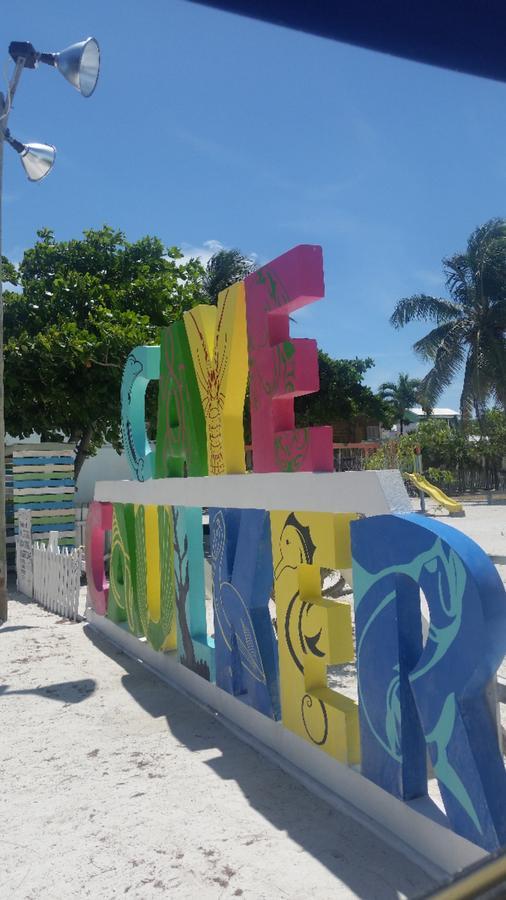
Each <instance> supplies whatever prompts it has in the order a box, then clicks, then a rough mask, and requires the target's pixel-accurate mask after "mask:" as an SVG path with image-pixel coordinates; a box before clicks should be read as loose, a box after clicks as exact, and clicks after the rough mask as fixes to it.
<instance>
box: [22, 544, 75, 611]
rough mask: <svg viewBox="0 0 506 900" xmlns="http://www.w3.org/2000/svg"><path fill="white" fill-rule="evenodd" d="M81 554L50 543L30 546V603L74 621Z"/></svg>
mask: <svg viewBox="0 0 506 900" xmlns="http://www.w3.org/2000/svg"><path fill="white" fill-rule="evenodd" d="M82 558H83V551H82V549H81V548H80V547H79V548H77V549H75V550H74V549H70V548H69V547H58V545H57V544H56V543H54V542H50V543H49V544H48V545H47V547H46V545H45V544H42V543H39V542H38V541H36V542H35V543H34V545H33V599H34V600H36V601H37V603H39V604H40V605H41V606H43V607H44V608H45V609H48V610H49V611H50V612H53V613H57V614H58V615H60V616H66V617H67V618H68V619H74V620H77V616H78V610H79V589H80V586H81V568H82Z"/></svg>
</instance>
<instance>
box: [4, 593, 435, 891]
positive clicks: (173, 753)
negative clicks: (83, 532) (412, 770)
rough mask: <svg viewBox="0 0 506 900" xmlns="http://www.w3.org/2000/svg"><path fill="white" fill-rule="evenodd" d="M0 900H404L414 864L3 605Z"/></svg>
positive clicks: (263, 763)
mask: <svg viewBox="0 0 506 900" xmlns="http://www.w3.org/2000/svg"><path fill="white" fill-rule="evenodd" d="M0 647H1V654H2V655H1V659H2V667H3V673H4V677H3V686H2V691H1V697H0V702H1V710H2V716H1V774H2V795H1V798H2V802H1V810H0V815H1V822H2V859H1V862H0V897H2V898H6V900H7V898H9V900H10V898H16V900H18V898H23V900H39V898H40V900H69V898H83V897H92V898H103V900H110V898H116V897H123V896H125V897H129V898H138V900H146V898H147V900H149V898H152V897H164V896H170V897H177V898H196V897H198V898H203V900H214V898H216V900H218V898H229V897H244V898H246V900H257V898H265V900H277V898H289V900H307V898H309V897H312V896H313V897H318V898H319V900H327V898H328V900H330V898H332V900H336V898H349V897H364V898H377V900H393V898H396V897H399V896H402V895H406V896H408V897H414V896H416V895H418V894H419V893H421V892H424V891H425V890H428V889H429V888H430V886H431V882H430V880H429V879H428V878H427V876H426V875H424V874H423V873H422V872H421V871H420V870H419V869H418V868H417V867H416V866H414V865H412V864H411V863H410V862H408V861H406V860H405V859H403V858H402V857H401V856H400V855H399V854H397V853H394V852H393V851H392V850H390V849H389V848H388V847H387V846H386V845H384V844H383V843H382V842H381V841H380V840H379V839H377V838H375V837H374V836H373V835H371V834H370V833H369V832H368V831H367V830H365V829H364V828H362V827H361V826H359V825H357V824H356V823H355V822H353V821H352V820H350V819H348V818H347V817H345V816H342V815H339V814H338V813H336V812H335V811H334V810H332V809H331V808H330V807H329V806H327V805H326V804H325V803H324V802H323V801H321V800H319V799H317V798H315V797H314V796H312V795H311V794H309V793H308V792H307V791H306V790H305V789H304V788H303V787H301V786H300V785H299V784H298V783H296V782H294V781H293V780H292V779H291V778H290V777H289V776H287V775H286V774H285V773H283V772H282V771H281V770H280V769H278V768H277V767H276V766H274V765H273V764H271V763H270V762H268V761H267V760H266V759H265V758H263V757H262V756H260V755H259V754H257V753H256V752H254V751H253V750H251V749H250V748H249V747H248V746H247V745H246V744H243V743H241V742H240V741H239V740H238V739H237V738H235V737H234V736H233V735H232V734H230V733H229V732H228V731H227V730H226V729H224V728H223V727H222V726H221V725H220V724H218V722H217V721H216V720H215V719H214V718H213V717H212V716H210V715H208V714H206V713H204V712H203V711H201V710H200V708H199V707H197V706H196V705H194V704H193V703H192V702H191V701H189V700H187V699H186V698H185V697H183V696H181V695H179V694H178V693H176V692H175V691H173V690H172V689H170V688H169V687H167V686H166V685H165V684H163V683H162V682H160V681H158V680H157V679H156V678H155V677H154V676H152V675H151V674H150V673H149V672H147V671H145V670H143V669H142V668H141V666H140V665H139V664H137V663H136V662H134V661H132V660H130V659H129V658H128V657H126V656H124V655H123V654H120V653H119V652H118V651H116V650H115V649H114V648H112V647H111V646H110V645H108V644H106V643H105V642H103V640H102V639H98V638H97V637H95V638H94V637H93V635H92V633H91V631H90V629H89V626H85V625H83V624H82V623H79V624H70V623H68V622H62V621H61V620H58V619H57V617H55V616H53V615H52V614H50V613H47V612H45V611H43V610H41V609H40V608H38V607H37V606H36V605H34V604H30V603H28V602H24V603H22V602H19V600H18V601H15V600H13V601H11V603H10V618H9V621H8V623H7V625H5V626H3V627H2V629H0Z"/></svg>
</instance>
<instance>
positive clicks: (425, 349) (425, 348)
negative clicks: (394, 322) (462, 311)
mask: <svg viewBox="0 0 506 900" xmlns="http://www.w3.org/2000/svg"><path fill="white" fill-rule="evenodd" d="M466 325H467V323H466V322H465V320H460V321H457V322H445V323H444V324H443V325H438V326H437V327H436V328H433V329H432V331H429V333H428V334H426V335H425V336H424V337H422V338H420V340H418V341H416V342H415V343H414V344H413V350H414V351H415V353H417V354H418V356H420V357H421V358H422V359H425V360H434V359H435V358H436V355H437V352H438V350H439V349H440V347H442V345H443V344H448V342H450V343H451V342H454V341H455V342H457V343H462V342H463V341H465V338H466V331H467V328H466Z"/></svg>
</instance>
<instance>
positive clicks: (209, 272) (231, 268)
mask: <svg viewBox="0 0 506 900" xmlns="http://www.w3.org/2000/svg"><path fill="white" fill-rule="evenodd" d="M255 269H256V266H255V263H254V262H253V260H251V259H249V258H248V257H247V256H244V254H243V253H241V251H240V250H237V249H233V250H218V252H217V253H215V254H214V255H213V256H212V257H211V259H210V260H209V262H208V263H207V266H206V270H205V274H204V279H203V287H204V291H205V293H206V295H207V297H208V298H209V301H210V303H213V304H216V303H217V302H218V294H219V293H220V291H224V290H225V288H228V287H230V285H231V284H234V283H235V282H236V281H242V280H243V278H246V275H249V274H250V273H251V272H254V271H255Z"/></svg>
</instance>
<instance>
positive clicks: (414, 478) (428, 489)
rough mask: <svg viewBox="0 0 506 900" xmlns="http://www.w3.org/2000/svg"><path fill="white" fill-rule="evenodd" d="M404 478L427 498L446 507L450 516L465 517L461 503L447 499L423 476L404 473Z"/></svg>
mask: <svg viewBox="0 0 506 900" xmlns="http://www.w3.org/2000/svg"><path fill="white" fill-rule="evenodd" d="M406 477H407V478H409V480H410V481H411V482H412V483H413V484H414V485H415V487H416V488H418V490H419V491H423V492H424V494H428V495H429V497H432V499H433V500H435V501H436V503H440V504H441V506H444V507H446V509H447V510H448V512H449V513H450V515H451V516H465V514H466V513H465V510H464V507H463V506H462V503H459V502H458V501H457V500H452V499H451V497H447V496H446V494H445V493H444V492H443V491H442V490H441V489H440V488H438V487H436V486H435V484H431V483H430V481H427V479H426V478H424V477H423V475H418V474H416V473H415V472H406Z"/></svg>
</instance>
